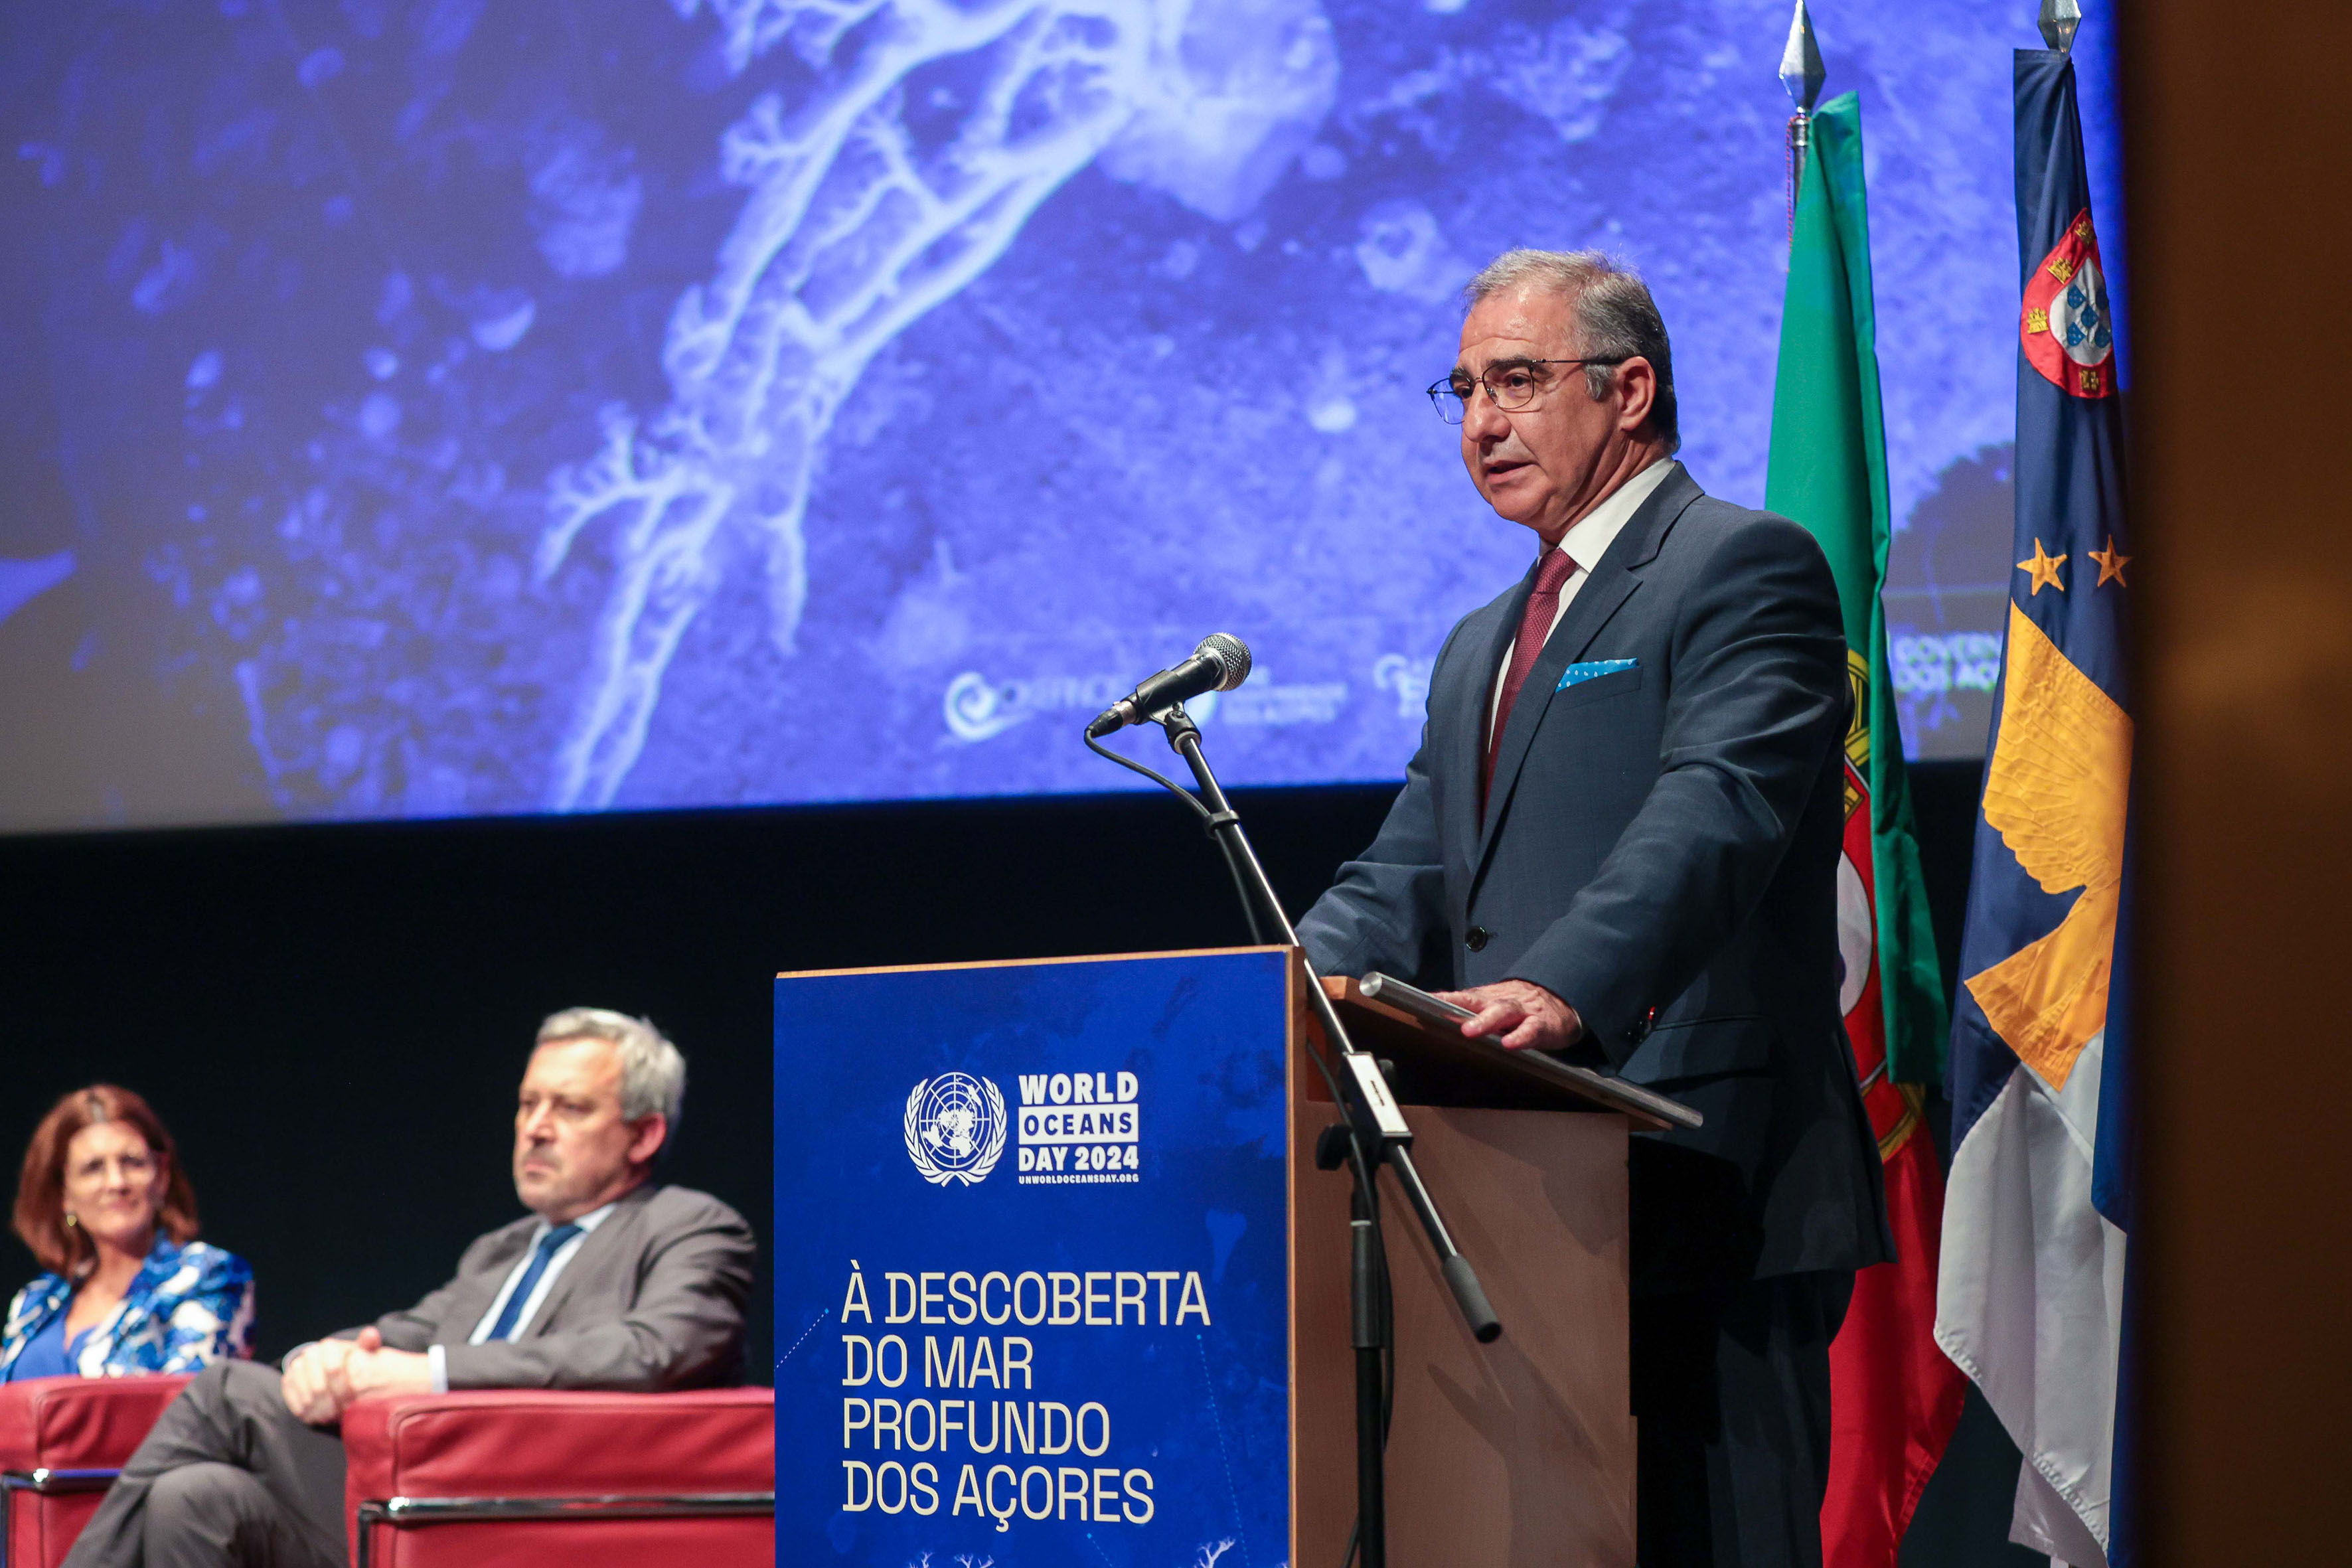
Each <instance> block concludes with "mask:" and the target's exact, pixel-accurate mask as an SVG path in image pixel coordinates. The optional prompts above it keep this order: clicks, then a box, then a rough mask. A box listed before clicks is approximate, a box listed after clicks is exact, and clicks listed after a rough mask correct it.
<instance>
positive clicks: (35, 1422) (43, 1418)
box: [0, 1377, 188, 1568]
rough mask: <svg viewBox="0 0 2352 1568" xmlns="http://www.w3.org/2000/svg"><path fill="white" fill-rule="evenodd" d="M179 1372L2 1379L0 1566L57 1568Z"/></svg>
mask: <svg viewBox="0 0 2352 1568" xmlns="http://www.w3.org/2000/svg"><path fill="white" fill-rule="evenodd" d="M187 1381H188V1380H187V1379H186V1378H184V1377H43V1378H36V1379H34V1380H33V1381H32V1382H30V1383H11V1384H5V1385H0V1505H4V1506H5V1520H0V1543H5V1563H6V1568H57V1564H58V1563H61V1562H63V1561H64V1560H65V1555H66V1553H67V1552H68V1551H70V1550H72V1548H73V1543H74V1538H75V1537H77V1536H79V1534H81V1529H82V1526H83V1525H85V1524H88V1523H89V1516H90V1515H91V1514H93V1513H96V1512H97V1511H98V1504H99V1500H100V1498H101V1497H103V1496H104V1495H105V1492H106V1489H107V1486H108V1484H109V1483H110V1482H111V1481H112V1480H113V1479H114V1476H115V1472H116V1471H118V1470H120V1469H121V1468H122V1463H123V1461H124V1460H125V1459H128V1458H131V1450H132V1449H133V1448H136V1447H139V1440H140V1439H141V1438H142V1437H144V1436H147V1428H149V1427H150V1426H153V1425H154V1424H155V1417H157V1416H158V1415H162V1414H163V1406H165V1405H169V1404H171V1403H172V1398H173V1395H174V1394H178V1393H179V1392H180V1390H181V1388H182V1387H183V1386H184V1385H185V1384H186V1383H187Z"/></svg>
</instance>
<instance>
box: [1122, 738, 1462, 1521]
mask: <svg viewBox="0 0 2352 1568" xmlns="http://www.w3.org/2000/svg"><path fill="white" fill-rule="evenodd" d="M1151 718H1152V721H1156V722H1158V723H1159V724H1160V726H1161V727H1162V728H1163V729H1165V730H1166V731H1168V743H1169V745H1170V746H1171V747H1172V748H1174V750H1175V751H1176V752H1177V754H1178V755H1180V756H1181V757H1182V758H1183V759H1184V762H1185V764H1186V765H1187V766H1189V767H1190V768H1191V769H1192V778H1193V782H1194V783H1195V784H1197V785H1198V786H1199V788H1200V792H1201V793H1200V797H1199V798H1198V799H1195V798H1194V797H1193V795H1192V793H1191V792H1190V791H1188V790H1186V789H1185V788H1183V786H1181V784H1177V783H1176V782H1175V781H1174V780H1173V779H1170V778H1167V777H1165V776H1163V775H1161V774H1160V773H1156V772H1154V771H1153V770H1152V769H1150V768H1149V767H1146V766H1145V765H1143V764H1142V763H1138V762H1135V761H1133V760H1132V759H1130V758H1127V757H1123V756H1120V755H1119V754H1118V752H1114V751H1111V750H1110V749H1109V748H1108V747H1106V746H1104V745H1102V744H1100V743H1099V742H1097V740H1096V738H1095V737H1094V736H1093V735H1092V734H1089V735H1087V738H1086V741H1087V749H1088V750H1089V751H1092V752H1096V753H1097V754H1098V755H1100V756H1103V757H1105V758H1108V760H1109V761H1111V762H1114V763H1118V765H1119V766H1121V767H1123V768H1127V769H1129V770H1130V771H1131V772H1134V773H1141V774H1143V775H1144V776H1145V777H1146V778H1149V779H1150V780H1151V781H1153V782H1154V783H1155V784H1160V785H1161V786H1162V787H1163V788H1165V789H1167V790H1168V791H1170V792H1171V794H1173V795H1175V796H1176V797H1177V798H1178V799H1180V800H1181V801H1183V802H1184V803H1185V804H1186V805H1189V806H1191V807H1192V810H1193V811H1194V812H1195V813H1196V814H1197V815H1198V816H1200V817H1201V818H1202V826H1205V827H1206V828H1207V829H1208V833H1209V837H1211V838H1212V839H1213V840H1214V841H1215V842H1216V845H1217V847H1218V849H1219V850H1220V851H1221V852H1222V853H1223V857H1224V860H1225V865H1226V868H1227V869H1228V870H1229V871H1231V872H1232V873H1233V879H1234V890H1235V891H1236V892H1237V893H1239V894H1240V895H1241V900H1242V909H1243V912H1244V914H1245V915H1246V916H1247V917H1248V920H1249V925H1250V932H1251V934H1252V935H1253V936H1255V937H1258V938H1259V939H1260V940H1264V937H1265V931H1266V929H1267V928H1268V927H1269V926H1270V927H1271V928H1272V930H1273V931H1274V934H1275V935H1276V938H1277V939H1278V940H1279V941H1280V942H1283V943H1284V944H1285V945H1286V946H1290V947H1297V946H1298V945H1299V942H1298V931H1297V928H1296V927H1294V926H1293V925H1292V924H1291V923H1290V917H1289V915H1288V914H1287V913H1286V912H1285V911H1284V910H1283V907H1282V900H1280V899H1279V898H1277V897H1276V895H1275V890H1274V883H1273V882H1272V880H1271V879H1268V878H1267V876H1266V874H1265V867H1264V866H1263V865H1261V864H1260V863H1259V861H1258V858H1257V851H1256V850H1255V849H1254V848H1252V847H1251V846H1250V841H1249V836H1248V835H1247V834H1246V833H1244V831H1243V830H1242V819H1241V816H1240V815H1239V814H1238V813H1236V812H1235V811H1234V808H1233V805H1232V804H1231V803H1230V802H1228V801H1227V800H1226V799H1225V792H1224V790H1223V788H1222V787H1221V786H1220V785H1219V784H1218V783H1217V775H1216V774H1215V773H1213V772H1212V771H1211V769H1210V767H1209V760H1208V758H1207V756H1205V755H1204V754H1203V753H1202V750H1201V731H1200V727H1199V726H1198V725H1196V724H1194V723H1193V722H1192V718H1191V716H1190V715H1188V714H1187V713H1186V712H1185V711H1184V708H1183V705H1182V704H1181V703H1178V704H1176V705H1174V706H1172V707H1170V708H1168V709H1166V710H1163V711H1161V712H1159V713H1155V714H1153V715H1152V716H1151ZM1307 998H1308V1001H1309V1002H1310V1004H1311V1005H1313V1006H1314V1008H1315V1011H1316V1014H1317V1016H1318V1018H1319V1019H1320V1021H1321V1022H1322V1025H1323V1029H1324V1032H1325V1035H1326V1037H1328V1039H1329V1040H1330V1042H1331V1044H1332V1046H1333V1047H1335V1048H1336V1049H1337V1051H1338V1052H1339V1063H1338V1065H1339V1069H1340V1070H1339V1072H1338V1073H1336V1074H1335V1073H1334V1072H1333V1070H1332V1064H1330V1063H1329V1062H1328V1061H1326V1060H1325V1059H1324V1058H1323V1057H1322V1056H1321V1055H1320V1054H1319V1053H1317V1052H1311V1051H1310V1052H1309V1053H1308V1056H1309V1057H1310V1058H1312V1059H1313V1061H1314V1062H1315V1065H1316V1068H1317V1069H1318V1071H1320V1072H1321V1073H1322V1075H1323V1079H1324V1081H1325V1082H1326V1083H1327V1084H1328V1086H1329V1087H1330V1089H1331V1097H1332V1099H1333V1100H1334V1101H1335V1102H1336V1103H1337V1104H1338V1105H1339V1110H1340V1113H1341V1115H1342V1116H1343V1117H1344V1118H1345V1120H1344V1121H1342V1122H1340V1123H1339V1125H1338V1126H1335V1127H1332V1128H1329V1129H1328V1130H1327V1131H1325V1133H1324V1135H1323V1137H1322V1138H1321V1139H1320V1140H1318V1142H1317V1144H1316V1151H1315V1163H1317V1164H1318V1166H1320V1167H1321V1168H1323V1169H1324V1170H1327V1171H1328V1170H1337V1169H1338V1168H1339V1166H1340V1165H1341V1164H1342V1163H1345V1164H1346V1165H1348V1166H1349V1169H1350V1170H1351V1171H1352V1172H1353V1173H1354V1176H1355V1191H1354V1193H1353V1194H1352V1195H1351V1198H1350V1201H1349V1339H1350V1341H1351V1342H1352V1344H1353V1346H1354V1349H1355V1352H1356V1492H1357V1517H1356V1534H1355V1540H1354V1542H1352V1543H1351V1546H1350V1555H1351V1557H1352V1556H1354V1555H1355V1554H1356V1547H1358V1546H1360V1548H1361V1557H1362V1562H1363V1565H1364V1568H1387V1563H1388V1528H1387V1506H1386V1485H1385V1476H1384V1473H1383V1469H1382V1464H1381V1454H1382V1450H1383V1449H1384V1448H1385V1447H1386V1446H1387V1436H1388V1418H1389V1412H1390V1395H1391V1385H1392V1384H1393V1382H1394V1379H1393V1377H1392V1376H1391V1374H1390V1372H1389V1366H1390V1358H1391V1356H1392V1354H1393V1349H1394V1347H1393V1344H1392V1341H1391V1331H1392V1329H1393V1326H1394V1325H1393V1324H1392V1323H1391V1321H1390V1312H1389V1300H1388V1290H1387V1289H1386V1281H1387V1274H1388V1266H1387V1253H1386V1249H1385V1247H1383V1245H1382V1242H1381V1211H1380V1189H1379V1186H1378V1184H1376V1182H1375V1180H1374V1175H1375V1173H1377V1172H1378V1171H1379V1170H1380V1168H1381V1166H1383V1165H1385V1166H1387V1167H1388V1168H1389V1170H1390V1171H1391V1173H1393V1174H1394V1175H1395V1177H1396V1181H1397V1184H1398V1185H1399V1186H1400V1187H1402V1188H1403V1189H1404V1194H1405V1199H1406V1201H1407V1202H1408V1203H1409V1204H1410V1205H1412V1211H1413V1215H1414V1217H1416V1218H1417V1219H1419V1220H1420V1222H1421V1227H1422V1230H1423V1233H1425V1234H1426V1235H1427V1236H1428V1237H1429V1245H1430V1249H1431V1250H1432V1251H1433V1252H1434V1253H1435V1254H1436V1255H1437V1259H1438V1267H1439V1269H1440V1271H1441V1272H1442V1273H1443V1274H1444V1277H1445V1283H1446V1287H1447V1289H1450V1290H1451V1291H1452V1292H1453V1295H1454V1305H1455V1306H1456V1307H1457V1308H1459V1309H1460V1310H1461V1313H1462V1318H1463V1321H1464V1322H1465V1323H1466V1324H1467V1325H1468V1326H1469V1329H1470V1332H1471V1335H1472V1337H1473V1338H1475V1339H1476V1340H1477V1342H1479V1343H1480V1344H1491V1343H1493V1342H1495V1340H1496V1338H1497V1337H1499V1336H1500V1335H1501V1333H1502V1331H1503V1325H1502V1323H1501V1321H1499V1320H1498V1319H1496V1316H1495V1310H1494V1308H1492V1307H1491V1306H1489V1305H1488V1304H1487V1301H1486V1291H1485V1290H1484V1289H1481V1288H1480V1286H1479V1284H1478V1276H1477V1273H1476V1271H1475V1270H1474V1269H1473V1268H1471V1267H1470V1260H1469V1259H1468V1258H1465V1257H1463V1256H1462V1251H1461V1249H1460V1248H1459V1247H1455V1246H1454V1237H1453V1234H1452V1233H1451V1232H1450V1231H1448V1230H1447V1229H1446V1226H1445V1220H1444V1216H1443V1215H1440V1214H1439V1213H1438V1212H1437V1204H1436V1201H1435V1200H1434V1199H1433V1198H1432V1197H1431V1196H1430V1195H1429V1188H1428V1187H1427V1186H1426V1185H1425V1184H1423V1181H1422V1179H1421V1173H1420V1171H1419V1170H1418V1169H1416V1168H1415V1167H1414V1165H1413V1161H1412V1127H1411V1126H1409V1125H1408V1124H1407V1123H1406V1121H1405V1119H1404V1115H1403V1113H1402V1111H1401V1110H1399V1109H1398V1107H1397V1103H1396V1098H1395V1096H1393V1095H1392V1094H1391V1093H1390V1092H1389V1086H1388V1080H1387V1079H1385V1078H1384V1077H1382V1076H1381V1069H1380V1064H1379V1063H1377V1062H1375V1061H1374V1060H1373V1059H1372V1058H1371V1057H1370V1056H1369V1055H1368V1054H1366V1053H1365V1052H1362V1051H1360V1050H1358V1049H1357V1048H1356V1046H1355V1042H1354V1041H1353V1040H1351V1039H1350V1038H1349V1036H1348V1026H1347V1025H1346V1024H1344V1023H1342V1022H1341V1021H1340V1018H1339V1009H1338V1008H1337V1007H1335V1006H1334V1005H1332V1002H1331V998H1330V997H1329V996H1328V994H1325V992H1324V990H1323V981H1322V977H1321V976H1320V975H1318V974H1317V973H1315V966H1314V965H1313V964H1312V963H1307Z"/></svg>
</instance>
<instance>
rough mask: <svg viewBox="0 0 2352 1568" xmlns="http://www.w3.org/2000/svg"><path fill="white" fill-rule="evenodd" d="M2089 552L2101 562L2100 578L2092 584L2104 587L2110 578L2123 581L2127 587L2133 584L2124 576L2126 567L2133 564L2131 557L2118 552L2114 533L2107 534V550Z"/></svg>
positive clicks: (2096, 560)
mask: <svg viewBox="0 0 2352 1568" xmlns="http://www.w3.org/2000/svg"><path fill="white" fill-rule="evenodd" d="M2089 553H2090V557H2091V559H2092V560H2094V561H2095V562H2097V563H2099V580H2098V581H2097V582H2096V583H2094V584H2091V585H2092V586H2093V587H2095V588H2104V587H2105V586H2106V585H2107V583H2108V580H2109V579H2113V580H2114V581H2116V582H2117V583H2122V584H2123V585H2124V586H2125V587H2126V588H2128V587H2130V586H2131V584H2130V583H2129V582H2128V581H2126V579H2125V577H2124V568H2125V567H2126V566H2128V565H2130V564H2131V557H2130V556H2128V555H2122V554H2118V553H2116V536H2115V535H2114V534H2112V533H2110V534H2109V535H2107V547H2106V548H2105V550H2094V551H2091V552H2089Z"/></svg>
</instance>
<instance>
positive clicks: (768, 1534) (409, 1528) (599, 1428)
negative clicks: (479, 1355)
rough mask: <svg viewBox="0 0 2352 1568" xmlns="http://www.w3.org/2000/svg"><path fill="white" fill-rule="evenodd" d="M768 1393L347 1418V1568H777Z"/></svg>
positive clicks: (498, 1395) (519, 1396)
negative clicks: (585, 1567)
mask: <svg viewBox="0 0 2352 1568" xmlns="http://www.w3.org/2000/svg"><path fill="white" fill-rule="evenodd" d="M775 1403H776V1402H775V1394H774V1392H773V1391H772V1390H770V1389H765V1388H714V1389H705V1390H701V1391H698V1392H696V1393H691V1394H551V1393H543V1392H541V1391H538V1390H533V1389H491V1390H477V1391H471V1392H467V1393H463V1394H414V1395H404V1396H402V1397H399V1398H394V1399H383V1400H363V1401H362V1402H361V1403H360V1404H358V1405H353V1406H352V1408H351V1409H349V1410H347V1411H345V1412H344V1413H343V1449H344V1452H345V1454H346V1455H347V1456H348V1457H349V1458H350V1462H351V1463H350V1469H349V1472H348V1475H349V1480H348V1481H347V1482H346V1485H345V1492H344V1496H345V1499H346V1512H347V1516H348V1518H349V1520H350V1522H351V1528H352V1565H353V1568H540V1565H541V1564H549V1565H552V1564H567V1565H568V1564H572V1563H596V1564H598V1565H599V1568H638V1565H644V1568H655V1565H656V1564H660V1565H663V1568H670V1565H674V1564H677V1563H692V1564H694V1568H772V1564H773V1563H774V1562H775V1513H776V1430H775Z"/></svg>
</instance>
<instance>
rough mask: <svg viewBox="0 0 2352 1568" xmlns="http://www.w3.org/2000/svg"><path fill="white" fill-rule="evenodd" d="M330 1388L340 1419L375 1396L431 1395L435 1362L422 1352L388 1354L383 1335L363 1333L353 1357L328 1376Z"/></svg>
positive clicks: (372, 1332)
mask: <svg viewBox="0 0 2352 1568" xmlns="http://www.w3.org/2000/svg"><path fill="white" fill-rule="evenodd" d="M327 1387H328V1391H329V1392H330V1393H331V1394H332V1395H333V1397H334V1401H335V1414H337V1415H341V1414H342V1413H343V1412H344V1411H345V1410H348V1409H350V1408H351V1407H352V1405H355V1404H357V1403H359V1401H361V1400H362V1399H365V1398H368V1397H369V1396H370V1395H372V1394H430V1393H432V1392H433V1360H432V1358H431V1357H430V1356H427V1355H425V1353H424V1352H421V1351H388V1350H386V1349H384V1348H383V1335H382V1334H380V1333H378V1332H377V1331H375V1330H373V1329H372V1328H368V1329H362V1330H361V1331H360V1335H359V1338H358V1339H357V1340H356V1341H354V1342H352V1353H351V1354H349V1355H347V1356H345V1357H343V1359H342V1362H341V1364H340V1365H339V1366H337V1367H336V1368H335V1370H334V1371H333V1372H332V1373H330V1374H329V1375H328V1378H327Z"/></svg>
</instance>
